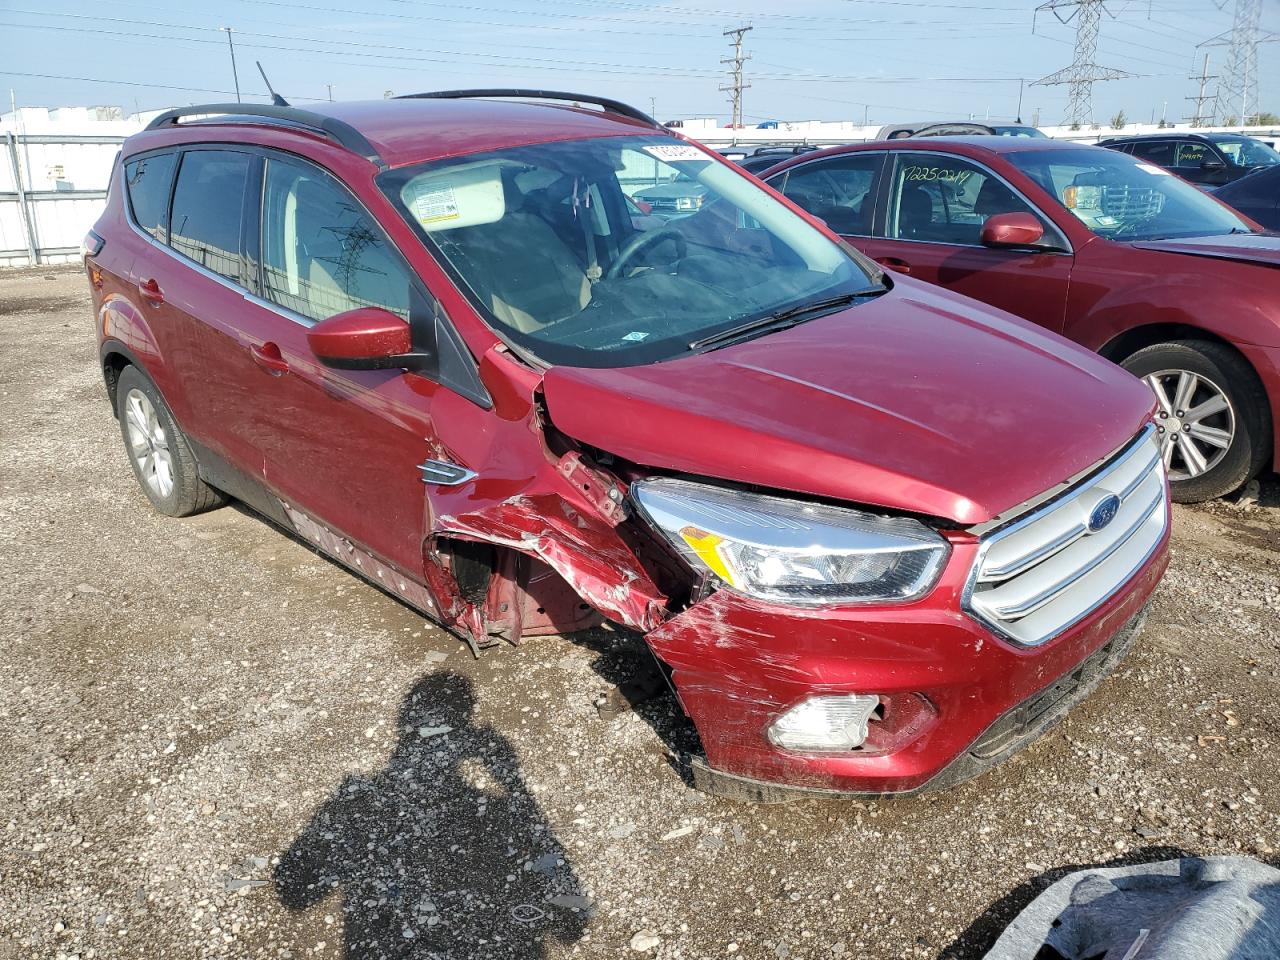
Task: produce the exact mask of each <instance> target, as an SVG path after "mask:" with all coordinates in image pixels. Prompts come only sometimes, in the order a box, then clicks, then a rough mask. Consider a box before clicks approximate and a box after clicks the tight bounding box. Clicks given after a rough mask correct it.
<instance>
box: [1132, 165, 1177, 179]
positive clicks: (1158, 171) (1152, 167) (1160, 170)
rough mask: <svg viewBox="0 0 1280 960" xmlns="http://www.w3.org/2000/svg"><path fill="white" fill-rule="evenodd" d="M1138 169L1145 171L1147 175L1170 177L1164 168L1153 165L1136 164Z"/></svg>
mask: <svg viewBox="0 0 1280 960" xmlns="http://www.w3.org/2000/svg"><path fill="white" fill-rule="evenodd" d="M1138 169H1139V170H1145V171H1147V173H1153V174H1155V175H1156V176H1157V177H1168V176H1171V174H1170V173H1169V171H1168V170H1166V169H1165V168H1164V167H1157V166H1156V165H1155V164H1153V163H1140V164H1138Z"/></svg>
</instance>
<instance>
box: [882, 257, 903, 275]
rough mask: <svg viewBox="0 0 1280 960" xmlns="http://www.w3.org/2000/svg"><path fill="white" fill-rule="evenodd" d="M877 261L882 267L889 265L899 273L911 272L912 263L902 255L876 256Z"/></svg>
mask: <svg viewBox="0 0 1280 960" xmlns="http://www.w3.org/2000/svg"><path fill="white" fill-rule="evenodd" d="M876 263H878V264H880V266H882V267H888V268H889V269H890V270H894V271H896V272H898V273H910V272H911V264H909V263H907V261H905V260H903V259H902V258H901V257H876Z"/></svg>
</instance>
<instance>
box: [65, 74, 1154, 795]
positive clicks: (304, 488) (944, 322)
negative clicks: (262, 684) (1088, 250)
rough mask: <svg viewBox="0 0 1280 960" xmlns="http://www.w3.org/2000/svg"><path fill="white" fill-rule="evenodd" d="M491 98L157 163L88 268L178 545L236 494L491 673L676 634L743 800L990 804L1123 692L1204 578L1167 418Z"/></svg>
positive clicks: (233, 121) (904, 285) (622, 147)
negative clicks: (458, 644)
mask: <svg viewBox="0 0 1280 960" xmlns="http://www.w3.org/2000/svg"><path fill="white" fill-rule="evenodd" d="M489 94H490V96H480V95H478V94H477V92H476V91H471V92H467V91H459V92H453V93H444V94H440V93H437V94H432V95H423V96H420V97H413V98H407V99H395V100H386V101H377V102H373V103H347V104H326V105H324V106H323V107H322V108H321V109H320V110H298V109H294V108H291V107H284V106H277V107H266V106H250V105H248V104H244V105H237V104H229V105H227V104H224V105H216V104H215V105H209V106H197V107H187V108H181V109H179V110H175V111H170V112H169V113H167V114H163V115H161V116H160V117H158V118H157V119H156V120H155V121H154V122H153V123H152V124H151V127H150V128H149V129H148V130H146V131H145V132H143V133H141V134H138V135H137V136H134V137H131V138H130V139H129V140H128V141H127V142H126V143H125V145H124V147H123V150H122V151H121V158H120V161H119V163H118V164H117V166H116V169H115V172H114V175H113V177H112V185H111V192H110V199H109V201H108V204H107V209H106V212H105V213H104V214H103V216H102V218H101V219H100V220H99V221H98V223H97V224H96V225H95V226H94V228H93V232H92V233H91V234H90V235H89V237H88V238H87V241H86V250H85V254H86V257H85V266H86V270H87V273H88V277H89V281H90V283H91V285H92V290H93V296H94V303H95V306H96V308H97V328H98V337H99V342H100V357H101V367H102V372H103V374H104V376H105V378H106V385H107V391H108V394H109V396H110V397H111V400H112V402H113V405H114V410H115V413H116V416H117V417H118V418H119V421H120V427H121V433H122V435H123V439H124V443H125V449H126V451H127V453H128V456H129V459H130V462H131V463H132V466H133V470H134V473H135V475H136V477H137V479H138V481H139V484H140V486H141V488H142V490H143V492H144V493H145V494H146V496H147V498H148V499H149V500H150V501H151V503H152V504H153V505H154V507H155V508H156V509H157V510H159V511H160V512H162V513H164V514H167V515H170V516H184V515H187V514H191V513H195V512H197V511H199V510H204V509H209V508H211V507H213V506H216V505H218V504H220V503H222V502H223V501H224V499H225V497H226V496H227V495H231V496H234V497H236V498H237V499H239V500H241V501H243V502H244V503H247V504H249V505H250V506H252V507H253V508H254V509H255V510H257V511H259V512H260V513H262V514H263V515H264V516H267V517H269V518H271V519H272V520H274V521H275V522H276V523H277V524H279V525H280V526H281V527H283V528H284V529H287V530H291V531H293V532H294V533H295V534H296V535H297V536H299V537H301V538H303V539H305V540H306V541H307V542H308V543H311V544H313V545H314V546H315V547H316V548H317V549H319V550H323V551H324V552H325V553H327V554H328V555H329V556H331V557H333V558H334V559H335V560H336V561H337V562H339V563H342V564H344V565H346V566H347V567H349V568H350V569H351V570H352V571H354V572H356V573H357V574H359V575H361V576H364V577H366V578H367V579H369V580H371V581H373V582H374V583H376V584H378V585H379V586H380V587H382V588H384V589H385V590H387V591H389V592H390V593H392V594H393V595H395V596H397V597H399V598H401V599H402V600H403V601H404V602H405V603H407V604H409V605H411V606H412V607H413V608H414V609H416V610H419V611H421V613H422V614H423V615H424V616H427V617H429V618H431V619H433V620H435V621H436V622H438V623H440V624H442V625H443V626H445V627H446V628H448V629H450V630H452V631H454V633H455V634H456V635H458V636H459V637H461V638H462V639H464V640H465V641H467V642H468V643H469V644H471V646H472V648H473V649H474V650H475V651H476V653H477V654H479V652H480V650H481V648H483V647H486V646H490V645H492V644H495V643H498V642H501V641H504V640H505V641H507V642H510V643H518V642H519V641H520V640H521V639H522V638H525V637H529V636H534V635H538V634H546V633H565V632H569V631H572V630H575V629H577V628H581V627H584V626H588V625H592V624H595V623H598V622H599V620H600V618H601V617H604V618H608V619H609V620H611V621H614V622H617V623H620V624H623V625H625V626H626V627H629V628H631V629H633V630H636V631H638V632H641V633H643V634H644V636H645V640H646V641H647V642H648V644H649V646H650V648H651V649H652V650H653V652H654V654H655V656H656V657H657V658H658V659H659V661H660V662H661V663H662V664H663V666H664V668H665V669H666V670H667V671H668V672H669V676H670V679H671V682H672V684H673V686H674V689H675V691H676V694H677V695H678V697H679V701H680V704H681V706H683V708H684V709H685V710H686V711H687V712H688V714H689V716H690V717H691V718H692V719H693V721H694V723H695V724H696V725H697V728H698V731H699V733H700V735H701V742H702V745H703V747H704V748H705V757H703V758H700V759H699V760H698V761H697V763H696V765H695V768H696V770H697V771H699V772H698V774H697V776H698V777H699V782H700V783H702V784H703V785H705V786H707V787H709V788H711V789H720V790H726V791H732V792H734V793H735V794H737V795H743V794H747V795H750V796H757V797H764V796H769V795H771V794H772V793H773V792H774V791H775V790H776V789H778V787H779V786H780V785H785V786H787V787H803V788H810V789H819V790H826V791H832V790H834V791H870V792H873V793H881V792H891V791H910V790H916V789H919V788H923V787H925V786H942V785H946V784H948V783H953V782H955V781H957V780H959V779H963V778H965V777H968V776H971V775H973V774H974V773H976V772H978V771H980V770H982V769H984V768H985V767H987V766H989V765H991V764H993V763H995V762H997V761H999V760H1001V759H1003V758H1004V757H1007V756H1009V755H1010V754H1011V753H1013V752H1014V751H1016V750H1017V749H1019V748H1020V747H1022V746H1023V745H1025V744H1026V743H1028V742H1030V741H1031V740H1032V739H1034V738H1035V736H1036V735H1037V734H1038V733H1039V732H1040V731H1041V730H1043V729H1044V728H1045V727H1047V726H1048V725H1049V724H1051V723H1053V722H1054V721H1055V720H1056V719H1058V718H1059V717H1061V716H1062V715H1063V714H1064V713H1065V712H1066V710H1067V709H1069V708H1070V706H1071V705H1072V704H1073V703H1075V702H1076V701H1078V700H1079V699H1080V698H1082V697H1083V696H1085V695H1087V694H1088V693H1089V692H1090V691H1091V690H1092V689H1093V687H1094V686H1095V685H1096V684H1097V683H1098V681H1099V680H1100V679H1101V677H1102V676H1103V675H1105V673H1106V672H1107V671H1108V670H1109V669H1111V668H1112V667H1113V666H1114V665H1115V663H1116V662H1117V661H1118V660H1119V659H1120V657H1122V656H1123V654H1124V652H1125V650H1126V649H1127V648H1128V646H1129V644H1130V643H1131V642H1132V641H1133V638H1134V637H1135V636H1136V634H1137V632H1138V631H1139V629H1140V628H1141V625H1142V620H1143V613H1144V611H1145V609H1146V605H1147V601H1148V598H1149V597H1150V595H1151V593H1152V591H1153V590H1154V589H1155V587H1156V584H1157V583H1158V581H1159V579H1160V576H1161V574H1162V573H1163V571H1164V568H1165V565H1166V563H1167V559H1168V549H1167V546H1168V539H1169V529H1168V520H1169V509H1168V502H1167V501H1168V497H1167V484H1166V480H1165V471H1164V469H1163V466H1162V463H1161V458H1160V455H1159V445H1158V442H1157V429H1158V428H1157V426H1156V425H1155V422H1154V418H1153V413H1154V408H1155V404H1154V403H1153V401H1152V399H1151V396H1150V394H1149V393H1148V391H1147V390H1146V389H1145V388H1144V387H1143V386H1142V384H1141V383H1140V382H1139V381H1138V380H1136V379H1134V378H1133V377H1131V376H1130V375H1128V374H1127V373H1125V372H1124V371H1123V370H1120V369H1119V368H1118V367H1116V366H1114V365H1113V364H1110V363H1107V362H1106V361H1104V360H1102V359H1100V358H1099V357H1097V356H1096V355H1094V354H1092V353H1090V352H1089V351H1087V350H1084V349H1082V348H1080V347H1078V346H1076V345H1075V344H1072V343H1070V342H1069V341H1066V340H1063V339H1062V338H1060V337H1058V336H1057V335H1055V334H1053V333H1051V332H1049V331H1047V330H1043V329H1040V328H1038V327H1036V326H1035V325H1033V324H1030V323H1027V322H1025V321H1023V320H1019V319H1017V318H1016V317H1011V316H1009V315H1007V314H1004V313H1001V312H999V311H996V310H992V309H990V308H988V307H986V306H984V305H982V304H980V303H978V302H977V301H974V300H970V299H967V298H965V297H959V296H956V295H954V294H951V293H948V292H947V291H945V290H942V289H939V288H938V287H935V286H930V285H928V284H924V283H919V282H917V281H915V280H912V279H910V278H902V279H900V280H897V281H895V280H894V279H893V278H892V277H888V276H886V275H885V274H884V273H883V271H881V270H879V269H878V268H877V267H876V266H875V265H874V264H873V263H871V262H870V261H869V260H867V259H866V258H865V257H863V256H862V255H861V254H859V253H857V252H856V251H853V250H851V249H850V248H848V247H847V246H846V245H843V244H841V243H840V242H839V241H838V238H837V237H836V236H835V235H833V234H832V233H830V231H828V230H827V229H826V228H825V227H821V226H820V225H817V224H815V223H813V222H812V219H811V218H809V217H807V216H805V215H804V214H803V213H802V212H800V211H799V210H798V209H796V208H795V207H793V206H792V205H791V204H788V203H786V202H784V201H783V200H781V199H780V198H779V197H778V196H777V195H776V194H775V193H773V192H772V191H770V190H768V189H766V188H765V187H764V186H762V185H761V184H760V182H759V181H758V180H756V179H755V178H754V177H751V176H750V175H749V174H746V173H744V172H743V171H741V170H740V169H738V168H737V167H735V166H733V165H732V164H730V163H728V162H726V161H725V160H724V159H722V158H721V157H718V156H716V155H715V154H712V153H709V152H707V151H705V150H704V149H702V148H701V147H699V146H697V145H695V144H692V143H689V142H687V141H685V140H683V139H681V138H679V137H678V136H676V135H673V134H672V133H671V132H670V131H669V130H666V129H664V128H662V127H660V126H658V125H657V124H655V123H654V122H653V121H652V120H650V119H649V118H648V117H646V116H644V115H643V114H642V113H640V112H638V111H636V110H634V109H631V108H628V107H626V106H625V105H622V104H617V103H614V102H612V101H607V100H594V99H593V98H590V97H581V96H573V95H568V94H564V95H557V94H549V93H547V92H546V91H537V92H520V91H489ZM513 96H515V97H519V98H520V99H522V100H525V101H526V102H522V103H512V102H510V99H511V98H512V97H513ZM499 98H501V99H499ZM531 98H532V99H538V100H543V101H545V100H547V99H551V100H552V101H558V100H568V101H574V102H576V103H577V104H578V105H577V106H570V105H568V103H559V102H553V103H546V102H539V103H530V102H527V101H528V100H529V99H531ZM582 103H596V104H598V105H599V106H600V107H602V108H603V109H601V110H592V109H587V108H585V107H582V106H581V104H582ZM675 180H679V181H680V182H682V183H684V182H693V183H695V184H696V185H698V186H699V187H700V188H701V189H703V190H705V192H706V195H708V196H712V197H713V198H714V199H713V200H712V201H711V202H707V203H704V204H701V205H699V208H698V209H697V210H695V211H692V212H690V213H689V214H688V215H687V216H683V217H680V218H676V219H671V220H662V219H660V218H657V217H645V218H637V217H636V216H635V213H634V207H633V206H631V205H630V204H628V203H627V201H626V198H627V197H628V196H630V195H633V194H635V193H637V192H639V191H641V190H643V189H644V188H645V187H646V186H647V185H653V184H655V183H656V184H662V183H668V182H672V181H675ZM1053 404H1057V405H1059V408H1058V409H1053V408H1052V405H1053ZM335 642H338V641H335ZM530 682H534V681H533V680H531V681H530Z"/></svg>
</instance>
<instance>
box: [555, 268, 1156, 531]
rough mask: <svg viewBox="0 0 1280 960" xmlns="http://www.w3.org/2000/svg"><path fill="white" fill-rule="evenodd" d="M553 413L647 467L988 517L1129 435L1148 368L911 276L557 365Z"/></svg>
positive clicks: (573, 432)
mask: <svg viewBox="0 0 1280 960" xmlns="http://www.w3.org/2000/svg"><path fill="white" fill-rule="evenodd" d="M543 388H544V392H545V397H546V402H547V408H548V412H549V414H550V416H551V419H552V421H553V422H554V423H555V425H556V427H557V428H558V429H560V430H562V431H563V432H565V433H566V434H568V435H569V436H571V437H574V438H576V439H578V440H580V441H582V442H585V443H587V444H590V445H592V446H594V447H597V448H599V449H602V450H605V451H608V452H610V453H613V454H615V455H617V456H621V457H625V458H627V459H628V460H632V461H634V462H636V463H640V464H643V465H646V466H649V467H656V468H662V469H667V470H674V471H679V472H682V473H691V474H697V475H702V476H705V477H712V478H718V479H722V480H729V481H736V482H739V483H744V484H751V485H759V486H762V487H768V488H772V489H776V490H789V491H795V492H798V493H802V494H808V495H810V496H817V497H825V498H834V499H837V500H844V501H850V502H853V503H859V504H867V505H876V506H882V507H887V508H890V509H894V510H901V511H909V512H913V513H920V514H928V515H932V516H937V517H943V518H947V519H950V520H953V521H956V522H957V523H959V524H963V525H969V524H975V523H981V522H984V521H986V520H989V519H991V518H992V517H994V516H997V515H999V514H1002V513H1004V512H1006V511H1008V510H1010V509H1011V508H1013V507H1016V506H1018V505H1020V504H1022V503H1023V502H1025V501H1027V500H1029V499H1031V498H1032V497H1035V496H1037V495H1038V494H1040V493H1043V492H1044V491H1045V490H1047V489H1049V488H1050V487H1052V486H1054V485H1055V484H1058V483H1060V482H1062V481H1064V480H1067V479H1068V478H1070V477H1072V476H1074V475H1075V474H1077V473H1079V472H1080V471H1082V470H1084V469H1086V468H1087V467H1089V466H1090V465H1092V464H1093V463H1095V462H1096V461H1098V460H1101V459H1102V458H1104V457H1106V456H1107V455H1108V454H1110V453H1111V452H1113V451H1114V450H1116V449H1117V448H1118V447H1120V446H1121V445H1122V444H1123V443H1124V442H1125V441H1127V440H1128V439H1130V438H1131V437H1133V436H1134V434H1136V433H1137V432H1138V430H1139V429H1140V428H1141V427H1142V424H1143V422H1144V421H1145V420H1146V419H1147V417H1148V416H1149V415H1150V411H1151V407H1152V399H1151V394H1150V392H1149V391H1148V390H1147V388H1146V387H1145V386H1144V385H1143V384H1142V383H1141V382H1140V381H1138V380H1137V379H1135V378H1134V377H1132V376H1130V375H1129V374H1128V373H1126V372H1125V371H1123V370H1121V369H1120V368H1119V367H1117V366H1114V365H1113V364H1111V363H1109V362H1108V361H1105V360H1103V359H1101V358H1100V357H1098V356H1096V355H1094V354H1092V353H1089V352H1088V351H1086V350H1084V349H1082V348H1080V347H1078V346H1076V345H1075V344H1073V343H1071V342H1069V341H1067V340H1064V339H1062V338H1061V337H1058V336H1056V335H1054V334H1051V333H1048V332H1047V331H1044V330H1041V329H1039V328H1037V327H1035V326H1033V325H1031V324H1028V323H1024V322H1023V321H1021V320H1018V319H1016V318H1014V317H1011V316H1009V315H1008V314H1004V313H1000V312H998V311H995V310H992V309H990V308H987V307H984V306H982V305H981V304H978V303H977V302H975V301H973V300H968V299H967V298H964V297H958V296H954V295H952V294H948V293H946V292H944V291H940V290H939V291H935V290H932V289H931V288H928V287H925V286H924V285H922V284H910V285H908V284H907V283H903V282H901V281H900V282H899V285H898V286H897V287H896V289H895V290H893V291H891V292H890V293H888V294H885V295H883V296H881V297H879V298H877V299H876V300H873V301H870V302H867V303H864V304H862V305H860V306H855V307H852V308H850V309H848V310H844V311H841V312H840V313H837V314H832V315H829V316H826V317H822V318H820V319H816V320H811V321H809V322H807V323H804V324H802V325H800V326H798V327H794V328H792V329H790V330H786V331H782V332H779V333H775V334H772V335H769V336H765V337H761V338H758V339H756V340H752V341H749V342H746V343H742V344H737V345H734V346H729V347H724V348H721V349H719V350H714V351H710V352H706V353H701V354H694V355H690V356H686V357H680V358H677V359H674V360H668V361H665V362H662V363H655V364H650V365H647V366H638V367H625V368H617V369H584V368H576V367H554V368H552V369H550V370H548V371H547V373H546V375H545V378H544V381H543Z"/></svg>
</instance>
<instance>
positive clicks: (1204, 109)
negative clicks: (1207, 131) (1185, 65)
mask: <svg viewBox="0 0 1280 960" xmlns="http://www.w3.org/2000/svg"><path fill="white" fill-rule="evenodd" d="M1187 79H1189V80H1199V81H1200V93H1199V94H1197V95H1196V96H1194V97H1187V99H1188V100H1193V101H1195V105H1196V109H1195V112H1193V113H1192V114H1191V116H1189V117H1188V118H1187V119H1188V120H1190V121H1191V125H1192V126H1193V127H1207V126H1209V125H1210V124H1212V123H1213V116H1214V114H1215V113H1217V100H1218V97H1217V94H1213V95H1208V94H1206V93H1205V92H1204V91H1205V89H1206V88H1207V87H1208V86H1209V81H1210V80H1217V79H1218V78H1217V77H1216V76H1211V75H1210V74H1209V54H1207V53H1206V54H1205V55H1204V66H1202V67H1201V68H1200V73H1199V75H1197V74H1194V73H1193V74H1192V75H1191V76H1190V77H1188V78H1187Z"/></svg>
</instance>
